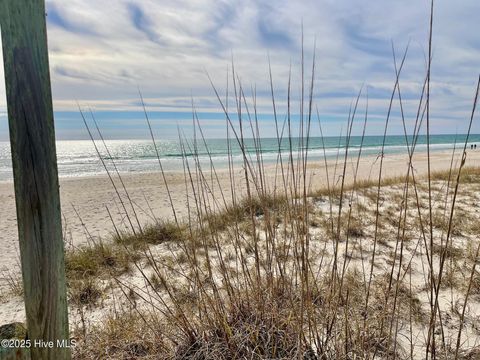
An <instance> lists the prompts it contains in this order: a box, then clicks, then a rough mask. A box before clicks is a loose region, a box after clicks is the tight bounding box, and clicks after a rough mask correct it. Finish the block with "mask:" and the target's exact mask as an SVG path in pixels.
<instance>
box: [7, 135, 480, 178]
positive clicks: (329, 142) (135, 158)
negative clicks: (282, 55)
mask: <svg viewBox="0 0 480 360" xmlns="http://www.w3.org/2000/svg"><path fill="white" fill-rule="evenodd" d="M426 140H427V139H426V136H419V137H418V141H417V146H416V150H415V151H416V152H424V151H426V150H427V145H426ZM205 141H206V145H207V146H205V145H204V144H203V141H202V140H201V139H197V150H196V151H195V150H194V147H193V144H192V142H190V143H189V144H184V153H185V154H186V156H187V158H190V161H192V164H193V160H194V159H193V157H194V154H195V153H196V152H197V153H198V158H199V161H200V164H201V165H202V166H204V167H208V166H209V164H210V160H209V153H210V156H211V158H212V161H213V163H214V164H215V167H216V168H222V167H226V166H228V143H227V140H226V139H206V140H205ZM382 141H383V137H382V136H366V137H365V139H364V143H363V149H362V154H363V155H365V156H368V155H373V156H375V155H379V153H380V151H381V146H382ZM408 142H409V144H411V142H412V138H409V139H408ZM455 142H456V143H457V147H461V146H463V144H464V142H465V135H431V136H430V149H431V151H441V150H451V149H453V147H454V144H455ZM291 143H292V144H291V147H292V149H293V151H294V153H295V152H296V151H298V150H299V148H300V146H303V147H306V143H305V140H304V141H303V144H302V143H301V142H300V141H299V139H296V138H294V139H292V141H291ZM360 143H361V137H360V136H352V137H351V139H350V144H349V155H351V156H356V155H357V154H358V150H359V148H360ZM475 143H476V144H477V145H478V146H479V150H478V151H480V135H470V139H469V147H470V144H475ZM324 144H325V154H326V156H327V158H335V157H336V156H337V154H339V156H341V155H342V154H344V151H345V145H346V140H345V138H344V137H342V138H340V137H325V138H324ZM106 145H107V148H108V150H109V152H110V156H109V155H108V154H107V151H106V150H105V148H104V146H103V144H102V142H101V141H98V142H97V146H98V149H99V151H100V152H101V154H102V157H103V158H104V160H105V164H106V165H107V166H108V167H109V168H111V169H112V170H113V164H112V160H113V161H114V162H115V164H116V166H117V168H118V170H119V171H120V172H123V173H133V172H152V171H158V170H159V164H158V160H157V156H156V151H155V148H154V146H153V143H152V142H151V141H148V140H107V141H106ZM259 145H260V146H259V148H261V153H262V158H263V161H264V163H265V164H268V163H274V162H276V161H277V158H278V154H279V144H278V140H277V139H276V138H262V139H261V140H260V144H259ZM56 146H57V161H58V171H59V176H60V177H78V176H92V175H98V174H105V170H104V168H103V166H102V163H101V161H100V159H99V158H98V156H97V154H96V152H95V148H94V146H93V144H92V142H91V141H90V140H63V141H57V145H56ZM230 147H231V152H232V155H233V160H234V162H236V163H238V164H240V163H241V161H242V152H241V150H240V147H239V146H238V144H237V142H236V141H235V140H231V141H230ZM207 148H208V151H207ZM245 148H246V149H247V155H248V156H250V157H251V158H252V159H253V160H254V159H255V158H256V151H255V143H254V140H252V139H245ZM157 149H158V152H159V155H160V159H161V162H162V166H163V168H164V170H165V171H179V170H180V171H181V170H182V169H183V161H182V148H181V145H180V144H179V141H178V140H158V141H157ZM289 149H290V142H289V140H288V139H284V140H283V141H282V143H281V144H280V152H281V153H282V156H283V158H284V159H286V157H287V156H288V154H289ZM308 149H309V151H308V158H309V162H315V161H321V160H322V159H323V156H324V150H323V143H322V139H321V138H319V137H313V138H310V139H309V144H308ZM406 152H407V145H406V141H405V136H387V138H386V143H385V153H386V154H395V153H406ZM12 179H13V175H12V165H11V156H10V144H9V143H8V142H0V181H11V180H12Z"/></svg>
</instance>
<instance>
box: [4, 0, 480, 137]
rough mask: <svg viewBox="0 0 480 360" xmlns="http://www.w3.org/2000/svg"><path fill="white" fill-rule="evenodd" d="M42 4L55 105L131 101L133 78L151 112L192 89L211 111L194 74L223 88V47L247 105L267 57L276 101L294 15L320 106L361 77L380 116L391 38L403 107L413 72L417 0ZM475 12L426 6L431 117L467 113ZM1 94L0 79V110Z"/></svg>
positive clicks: (262, 95) (389, 83)
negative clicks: (404, 54) (313, 71)
mask: <svg viewBox="0 0 480 360" xmlns="http://www.w3.org/2000/svg"><path fill="white" fill-rule="evenodd" d="M47 8H48V10H49V17H48V20H49V23H48V36H49V48H50V65H51V76H52V84H53V94H54V105H55V109H56V110H72V111H75V109H76V100H79V101H80V102H81V103H88V104H91V105H92V106H94V107H96V108H97V109H98V110H138V109H139V106H138V105H139V104H138V98H137V86H140V87H141V89H142V91H143V93H144V95H145V97H146V98H147V103H148V104H149V108H150V107H151V108H152V109H154V110H166V111H188V110H189V109H190V102H191V96H193V97H194V98H195V99H196V103H197V106H198V108H199V110H205V109H208V110H209V111H220V110H221V109H220V107H219V106H218V105H216V100H215V96H214V93H213V91H212V89H211V87H210V84H209V82H208V79H207V77H206V75H205V71H208V73H209V74H210V75H211V76H212V79H213V80H214V82H215V84H216V85H218V86H219V89H222V90H223V89H224V87H225V83H226V69H227V67H228V66H230V61H231V56H232V55H233V59H234V63H235V67H236V71H237V74H239V76H240V77H241V79H242V84H243V86H244V87H245V89H250V86H251V85H252V84H254V85H255V86H256V89H257V91H258V94H259V97H258V106H259V109H260V110H261V111H264V112H270V111H271V101H270V98H269V94H268V91H269V84H268V62H267V55H269V57H270V59H271V63H272V72H273V76H274V83H275V89H276V90H277V91H278V103H277V104H278V105H279V107H280V108H284V107H285V99H286V86H287V79H288V73H289V66H290V62H292V76H293V82H292V91H293V92H294V93H295V96H298V93H299V89H300V82H299V79H300V55H301V53H300V51H301V29H302V23H303V28H304V46H305V55H306V57H305V58H306V65H305V66H306V70H305V71H306V73H307V74H308V73H309V72H310V68H311V64H310V61H311V56H312V47H313V42H314V39H316V47H317V64H316V71H317V76H316V88H315V89H316V94H317V102H318V105H319V109H320V111H321V112H322V113H323V114H325V115H327V114H328V115H331V116H341V115H346V114H347V113H348V107H349V105H350V103H351V100H352V98H353V97H354V96H356V93H357V92H358V91H359V89H360V87H361V86H362V84H363V83H367V84H369V85H370V87H371V89H372V93H371V94H370V95H371V98H370V105H371V107H370V110H371V113H372V115H376V116H383V115H384V114H385V113H386V109H387V106H388V98H389V95H390V92H391V91H392V87H393V84H394V79H395V73H394V69H393V63H392V55H391V48H390V41H391V40H393V41H394V42H395V47H396V51H397V61H398V62H399V61H400V58H401V52H402V51H403V49H404V48H405V46H406V44H407V43H408V42H409V41H411V44H410V52H409V56H408V58H407V62H406V65H405V68H404V72H403V74H402V77H401V89H402V95H403V96H404V98H405V99H406V100H405V105H406V107H408V109H409V112H410V113H415V111H416V106H417V101H415V100H413V98H415V97H418V95H419V92H420V90H421V85H422V81H423V77H424V73H425V59H424V52H425V51H426V49H427V38H428V24H429V2H428V1H418V0H405V1H394V0H388V1H386V0H368V1H362V2H356V1H351V0H350V1H334V0H322V1H315V0H305V1H292V0H289V1H287V0H279V1H276V2H270V1H267V0H245V1H241V2H237V1H233V0H196V1H193V0H190V1H186V0H176V1H175V0H163V1H155V0H137V1H133V0H131V1H126V0H105V1H101V2H99V1H93V0H82V1H80V0H71V1H68V2H64V1H60V0H47ZM478 13H480V3H479V2H478V1H476V0H465V1H462V2H461V3H454V2H450V1H437V2H436V3H435V19H434V37H433V39H434V63H433V69H432V76H433V82H432V114H433V115H436V116H438V117H439V118H440V117H441V118H442V119H452V120H451V121H452V124H453V121H454V120H455V121H456V122H455V126H456V124H458V122H459V121H460V122H462V121H463V122H464V120H465V118H466V116H465V115H466V114H467V113H468V111H469V110H470V107H471V100H472V96H473V94H472V93H473V90H474V83H475V81H476V78H477V74H478V72H479V61H478V59H479V58H480V40H479V39H478V34H477V33H476V31H475V29H476V26H477V20H478V16H477V15H478ZM230 71H231V70H230ZM307 77H308V76H307ZM246 92H248V93H249V91H246ZM4 94H5V90H4V88H3V84H2V85H1V86H0V111H1V110H2V109H4V108H5V100H4V98H5V95H4ZM295 106H296V108H297V109H298V107H299V106H298V104H296V105H295ZM0 121H2V120H0ZM452 126H453V125H452ZM452 129H453V128H452V127H450V130H452ZM478 129H480V127H478ZM447 132H448V131H447Z"/></svg>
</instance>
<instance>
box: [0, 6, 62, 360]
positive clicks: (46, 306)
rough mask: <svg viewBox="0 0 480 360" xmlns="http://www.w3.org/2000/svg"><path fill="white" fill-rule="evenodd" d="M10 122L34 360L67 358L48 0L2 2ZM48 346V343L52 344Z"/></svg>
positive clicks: (25, 290) (30, 336) (1, 22)
mask: <svg viewBox="0 0 480 360" xmlns="http://www.w3.org/2000/svg"><path fill="white" fill-rule="evenodd" d="M0 3H1V5H0V26H1V33H2V46H3V59H4V68H5V85H6V92H7V107H8V121H9V130H10V142H11V151H12V162H13V175H14V184H15V199H16V206H17V221H18V236H19V242H20V255H21V265H22V276H23V286H24V294H25V309H26V315H27V332H28V338H29V339H30V340H31V341H32V343H33V342H34V341H35V340H37V341H44V342H45V344H47V346H44V347H41V346H33V344H32V347H31V349H30V350H31V358H32V359H60V360H61V359H69V358H70V351H69V349H68V348H66V347H59V346H58V342H57V341H58V340H60V341H62V340H64V341H65V340H68V316H67V299H66V286H65V265H64V253H63V240H62V227H61V212H60V196H59V190H58V187H59V185H58V174H57V159H56V153H55V133H54V124H53V109H52V94H51V87H50V72H49V65H48V47H47V34H46V22H45V3H44V0H1V1H0ZM52 342H53V346H52V347H50V346H49V345H50V344H52Z"/></svg>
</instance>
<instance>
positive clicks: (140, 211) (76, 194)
mask: <svg viewBox="0 0 480 360" xmlns="http://www.w3.org/2000/svg"><path fill="white" fill-rule="evenodd" d="M451 156H452V154H451V152H435V153H432V155H431V170H432V171H440V170H445V169H448V168H449V167H450V162H451ZM458 158H459V156H458V153H457V154H456V158H455V162H454V163H457V164H458ZM379 163H380V161H379V158H377V157H372V156H368V157H364V158H362V159H361V161H360V165H359V170H358V179H359V180H368V179H375V178H378V168H379ZM327 164H328V173H329V179H330V183H332V182H334V183H335V184H336V185H337V186H339V182H340V180H341V179H340V177H339V174H341V173H342V171H343V159H339V160H338V162H337V161H335V160H330V161H328V162H327ZM407 164H408V161H407V156H406V155H398V154H396V155H387V156H385V158H384V163H383V175H382V177H383V178H387V177H395V176H401V175H405V174H406V171H407ZM355 165H356V157H352V158H351V159H349V161H348V163H347V176H346V179H347V181H351V179H352V178H353V176H352V174H353V172H354V171H353V170H354V168H355ZM466 165H467V166H480V150H479V151H468V152H467V161H466ZM413 167H414V169H415V171H416V174H417V175H418V176H422V175H425V174H426V173H427V157H426V153H418V154H416V155H415V158H414V162H413ZM265 169H266V171H265V173H266V177H267V178H268V181H267V182H268V184H269V185H270V188H271V189H273V187H274V186H275V183H276V184H277V188H279V187H280V183H281V181H282V180H281V170H280V169H279V168H277V169H276V167H275V166H274V165H270V166H268V165H266V166H265ZM276 172H277V176H275V173H276ZM204 173H205V174H206V175H205V177H206V178H208V179H206V180H207V182H209V183H210V184H212V183H213V185H212V186H211V188H210V189H211V191H213V192H215V191H217V195H218V196H217V198H220V193H219V186H218V183H219V184H220V187H223V190H224V196H225V197H226V198H227V199H228V198H230V196H231V195H230V191H229V190H228V189H230V178H229V172H228V170H226V169H222V170H217V177H218V182H217V180H216V177H214V176H213V174H210V172H209V171H207V170H204ZM326 174H327V172H326V171H325V165H324V162H323V161H320V162H310V163H309V178H310V179H311V185H310V188H311V190H316V189H319V188H322V187H325V186H326V184H327V182H326V179H327V175H326ZM207 175H208V176H207ZM211 175H212V176H211ZM234 176H235V180H234V181H235V187H236V189H237V191H239V193H238V195H239V196H241V192H242V191H245V181H244V170H243V169H242V168H237V169H235V170H234ZM122 178H123V181H124V184H125V186H126V188H127V190H128V193H129V196H130V198H131V199H132V201H133V203H134V204H135V210H136V213H137V216H138V219H139V221H140V222H141V223H142V225H145V224H149V223H153V222H154V221H155V218H157V219H171V218H172V217H173V212H172V208H171V205H170V201H169V197H168V194H167V191H166V189H165V185H164V181H163V179H162V176H161V174H160V173H142V174H140V173H137V174H123V175H122ZM165 178H166V181H167V183H168V187H169V190H170V194H171V197H172V201H173V203H174V206H175V211H176V214H177V216H178V217H179V218H184V217H186V216H187V208H186V207H187V198H186V190H185V176H184V174H183V172H168V173H166V174H165ZM275 179H276V180H275ZM333 179H335V180H333ZM348 179H350V180H348ZM116 184H117V189H118V191H119V192H120V193H121V194H124V192H123V189H122V186H121V184H120V182H119V181H118V180H116ZM227 190H228V191H227ZM60 195H61V202H62V214H63V227H64V229H65V234H66V239H67V241H69V242H71V243H72V244H73V245H80V244H83V243H85V242H87V240H88V237H89V236H93V237H101V238H106V237H109V236H110V234H112V233H113V232H114V227H113V225H112V221H111V219H110V217H109V214H108V211H107V207H108V209H109V210H110V213H111V215H112V217H113V221H114V222H115V224H116V226H117V227H118V228H119V229H125V230H127V229H128V227H129V225H128V222H127V220H126V219H125V217H124V216H123V215H122V214H123V213H124V211H123V210H122V205H121V203H120V202H119V200H118V197H117V195H116V191H115V189H114V188H113V186H112V184H111V182H110V180H109V178H108V176H106V175H105V176H95V177H82V178H61V179H60ZM214 195H215V194H214ZM122 196H123V198H124V202H125V206H126V207H127V210H128V211H130V210H131V207H130V205H129V204H128V203H127V201H128V200H127V199H126V197H125V196H124V195H122ZM0 202H1V204H2V206H1V207H0V219H1V221H0V234H1V236H0V247H1V249H2V261H1V266H0V270H10V271H11V270H12V269H15V268H16V267H17V266H18V263H19V252H18V239H17V224H16V216H15V197H14V190H13V183H12V182H2V183H0ZM132 221H133V220H132Z"/></svg>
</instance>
